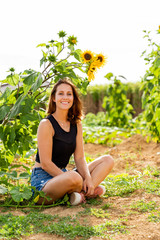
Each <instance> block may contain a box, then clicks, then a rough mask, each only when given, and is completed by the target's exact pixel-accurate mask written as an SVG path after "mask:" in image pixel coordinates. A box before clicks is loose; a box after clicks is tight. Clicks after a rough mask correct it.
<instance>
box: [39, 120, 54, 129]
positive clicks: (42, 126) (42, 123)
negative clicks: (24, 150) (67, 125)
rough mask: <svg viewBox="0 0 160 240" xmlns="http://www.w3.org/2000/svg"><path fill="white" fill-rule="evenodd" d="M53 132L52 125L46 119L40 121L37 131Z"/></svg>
mask: <svg viewBox="0 0 160 240" xmlns="http://www.w3.org/2000/svg"><path fill="white" fill-rule="evenodd" d="M43 129H44V130H45V131H53V127H52V124H51V123H50V121H49V120H48V119H47V118H44V119H42V120H41V121H40V124H39V130H43Z"/></svg>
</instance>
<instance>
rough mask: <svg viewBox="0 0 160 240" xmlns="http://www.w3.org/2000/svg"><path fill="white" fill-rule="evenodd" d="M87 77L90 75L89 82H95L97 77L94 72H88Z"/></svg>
mask: <svg viewBox="0 0 160 240" xmlns="http://www.w3.org/2000/svg"><path fill="white" fill-rule="evenodd" d="M87 75H88V81H89V82H90V81H91V80H94V79H95V76H94V72H92V71H90V70H89V71H88V73H87Z"/></svg>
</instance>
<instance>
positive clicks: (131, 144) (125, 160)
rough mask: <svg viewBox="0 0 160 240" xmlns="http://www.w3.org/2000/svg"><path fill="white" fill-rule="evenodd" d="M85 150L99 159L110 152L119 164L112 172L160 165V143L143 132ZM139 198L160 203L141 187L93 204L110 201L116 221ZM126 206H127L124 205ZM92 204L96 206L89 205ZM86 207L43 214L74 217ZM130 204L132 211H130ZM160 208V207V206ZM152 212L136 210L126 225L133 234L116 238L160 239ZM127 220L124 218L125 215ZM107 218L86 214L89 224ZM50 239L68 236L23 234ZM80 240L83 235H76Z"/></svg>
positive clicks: (130, 239)
mask: <svg viewBox="0 0 160 240" xmlns="http://www.w3.org/2000/svg"><path fill="white" fill-rule="evenodd" d="M84 148H85V152H86V153H87V154H89V155H90V156H91V157H93V158H96V157H98V156H100V155H104V154H110V155H112V156H113V158H114V160H115V166H114V169H113V170H112V172H111V174H114V175H116V174H120V173H126V172H127V173H129V174H133V173H135V171H143V170H144V168H146V167H147V166H148V165H149V166H152V167H157V168H160V143H158V144H157V143H155V142H147V141H146V139H145V138H144V137H142V136H140V135H134V136H132V137H130V138H128V139H126V140H124V141H123V142H122V143H121V144H119V145H117V146H115V147H113V148H109V147H106V146H104V145H95V144H85V146H84ZM138 200H146V201H156V203H157V204H158V205H159V206H160V196H158V195H155V194H149V193H146V192H144V191H143V190H137V191H135V192H134V193H132V194H131V195H129V196H127V197H119V196H118V197H110V198H104V199H103V202H102V203H101V204H100V205H99V206H93V207H94V208H100V207H101V206H102V205H104V204H106V203H111V207H110V208H109V209H108V212H109V214H110V218H109V219H110V220H116V219H118V218H119V217H120V218H121V216H123V214H124V213H125V212H126V209H127V206H130V205H131V203H133V202H136V201H138ZM124 206H125V207H124ZM88 207H92V206H88ZM83 210H84V208H83V206H81V205H80V206H75V207H72V208H67V207H65V206H57V207H54V208H49V209H45V210H44V211H43V213H46V214H53V215H55V214H58V215H59V216H73V215H76V214H78V213H79V212H80V211H83ZM129 210H130V209H129V207H128V211H129ZM159 210H160V208H159ZM12 213H13V214H15V215H21V214H24V213H22V212H21V211H20V210H16V211H13V212H12ZM148 215H149V213H147V212H145V213H141V212H134V213H133V214H132V213H130V214H129V215H128V217H127V219H128V221H126V222H124V225H125V226H127V227H128V231H129V233H126V234H117V235H115V236H114V237H113V238H112V239H114V240H160V223H155V222H149V221H148V219H147V217H148ZM122 219H123V217H122ZM106 220H107V219H106V218H97V217H95V216H85V221H86V222H87V224H89V225H91V226H92V225H98V224H102V223H105V221H106ZM79 221H80V223H83V222H84V216H83V215H82V217H80V218H79ZM24 239H26V240H31V239H34V240H38V239H43V240H49V239H59V240H61V239H64V238H63V237H58V236H55V235H49V234H37V235H31V236H29V237H23V240H24ZM76 239H79V238H76ZM97 239H101V238H100V237H91V238H90V240H97Z"/></svg>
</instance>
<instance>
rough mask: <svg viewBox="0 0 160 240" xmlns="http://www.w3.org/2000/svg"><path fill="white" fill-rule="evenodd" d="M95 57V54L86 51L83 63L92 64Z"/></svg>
mask: <svg viewBox="0 0 160 240" xmlns="http://www.w3.org/2000/svg"><path fill="white" fill-rule="evenodd" d="M93 57H94V54H93V53H92V52H91V51H89V50H86V51H84V52H82V54H81V58H82V61H83V62H85V63H87V62H90V61H91V60H92V59H93Z"/></svg>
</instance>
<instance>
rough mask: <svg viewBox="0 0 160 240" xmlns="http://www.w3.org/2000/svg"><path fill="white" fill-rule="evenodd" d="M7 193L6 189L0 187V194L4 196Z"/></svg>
mask: <svg viewBox="0 0 160 240" xmlns="http://www.w3.org/2000/svg"><path fill="white" fill-rule="evenodd" d="M7 192H8V189H7V188H6V187H4V186H2V185H0V194H5V193H7Z"/></svg>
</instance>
